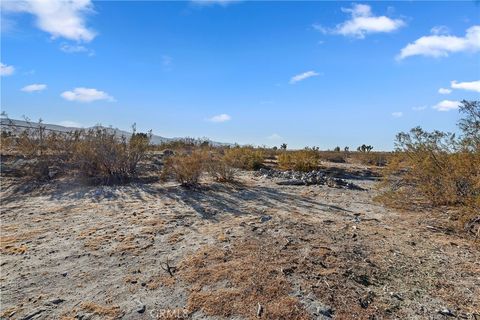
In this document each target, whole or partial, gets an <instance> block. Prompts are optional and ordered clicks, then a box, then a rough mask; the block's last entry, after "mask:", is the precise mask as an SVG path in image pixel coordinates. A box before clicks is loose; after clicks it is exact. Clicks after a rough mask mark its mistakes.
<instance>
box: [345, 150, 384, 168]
mask: <svg viewBox="0 0 480 320" xmlns="http://www.w3.org/2000/svg"><path fill="white" fill-rule="evenodd" d="M351 156H352V158H354V159H356V160H358V162H360V163H361V164H365V165H370V166H377V167H384V166H386V165H387V162H388V153H386V152H357V153H351Z"/></svg>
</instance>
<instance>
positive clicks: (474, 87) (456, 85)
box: [450, 80, 480, 92]
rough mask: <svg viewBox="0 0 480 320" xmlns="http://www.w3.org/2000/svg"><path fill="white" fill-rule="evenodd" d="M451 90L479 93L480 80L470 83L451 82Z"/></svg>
mask: <svg viewBox="0 0 480 320" xmlns="http://www.w3.org/2000/svg"><path fill="white" fill-rule="evenodd" d="M450 85H451V86H452V88H453V89H462V90H468V91H475V92H480V80H477V81H471V82H457V81H455V80H454V81H452V82H451V83H450Z"/></svg>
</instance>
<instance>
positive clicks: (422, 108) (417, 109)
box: [412, 106, 428, 111]
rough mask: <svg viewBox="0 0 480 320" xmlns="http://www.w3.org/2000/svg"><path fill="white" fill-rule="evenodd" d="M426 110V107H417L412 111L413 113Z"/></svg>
mask: <svg viewBox="0 0 480 320" xmlns="http://www.w3.org/2000/svg"><path fill="white" fill-rule="evenodd" d="M427 108H428V107H427V106H419V107H413V108H412V110H413V111H423V110H425V109H427Z"/></svg>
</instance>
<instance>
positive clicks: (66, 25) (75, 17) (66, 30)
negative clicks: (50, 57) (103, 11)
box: [1, 0, 96, 42]
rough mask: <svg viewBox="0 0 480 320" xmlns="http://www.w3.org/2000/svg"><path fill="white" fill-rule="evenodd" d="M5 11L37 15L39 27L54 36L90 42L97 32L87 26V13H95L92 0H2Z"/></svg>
mask: <svg viewBox="0 0 480 320" xmlns="http://www.w3.org/2000/svg"><path fill="white" fill-rule="evenodd" d="M1 8H2V11H3V12H18V13H21V12H24V13H29V14H32V15H34V16H35V17H36V25H37V27H38V28H39V29H40V30H42V31H45V32H47V33H49V34H50V35H51V36H52V37H53V38H59V37H62V38H65V39H70V40H75V41H85V42H89V41H91V40H93V38H95V36H96V33H95V31H93V30H92V29H89V28H88V27H87V26H86V19H85V17H86V15H88V14H92V13H94V11H93V5H92V3H91V1H90V0H69V1H57V0H44V1H38V0H18V1H2V2H1Z"/></svg>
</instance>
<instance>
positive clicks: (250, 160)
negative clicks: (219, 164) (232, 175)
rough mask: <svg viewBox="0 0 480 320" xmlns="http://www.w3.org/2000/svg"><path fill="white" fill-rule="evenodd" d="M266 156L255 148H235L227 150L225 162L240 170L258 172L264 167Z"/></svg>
mask: <svg viewBox="0 0 480 320" xmlns="http://www.w3.org/2000/svg"><path fill="white" fill-rule="evenodd" d="M264 159H265V155H264V153H263V151H262V150H260V149H255V148H253V147H235V148H230V149H226V150H225V156H224V160H225V162H226V163H227V164H228V165H230V166H232V167H234V168H239V169H245V170H258V169H260V168H261V167H262V165H263V160H264Z"/></svg>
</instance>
